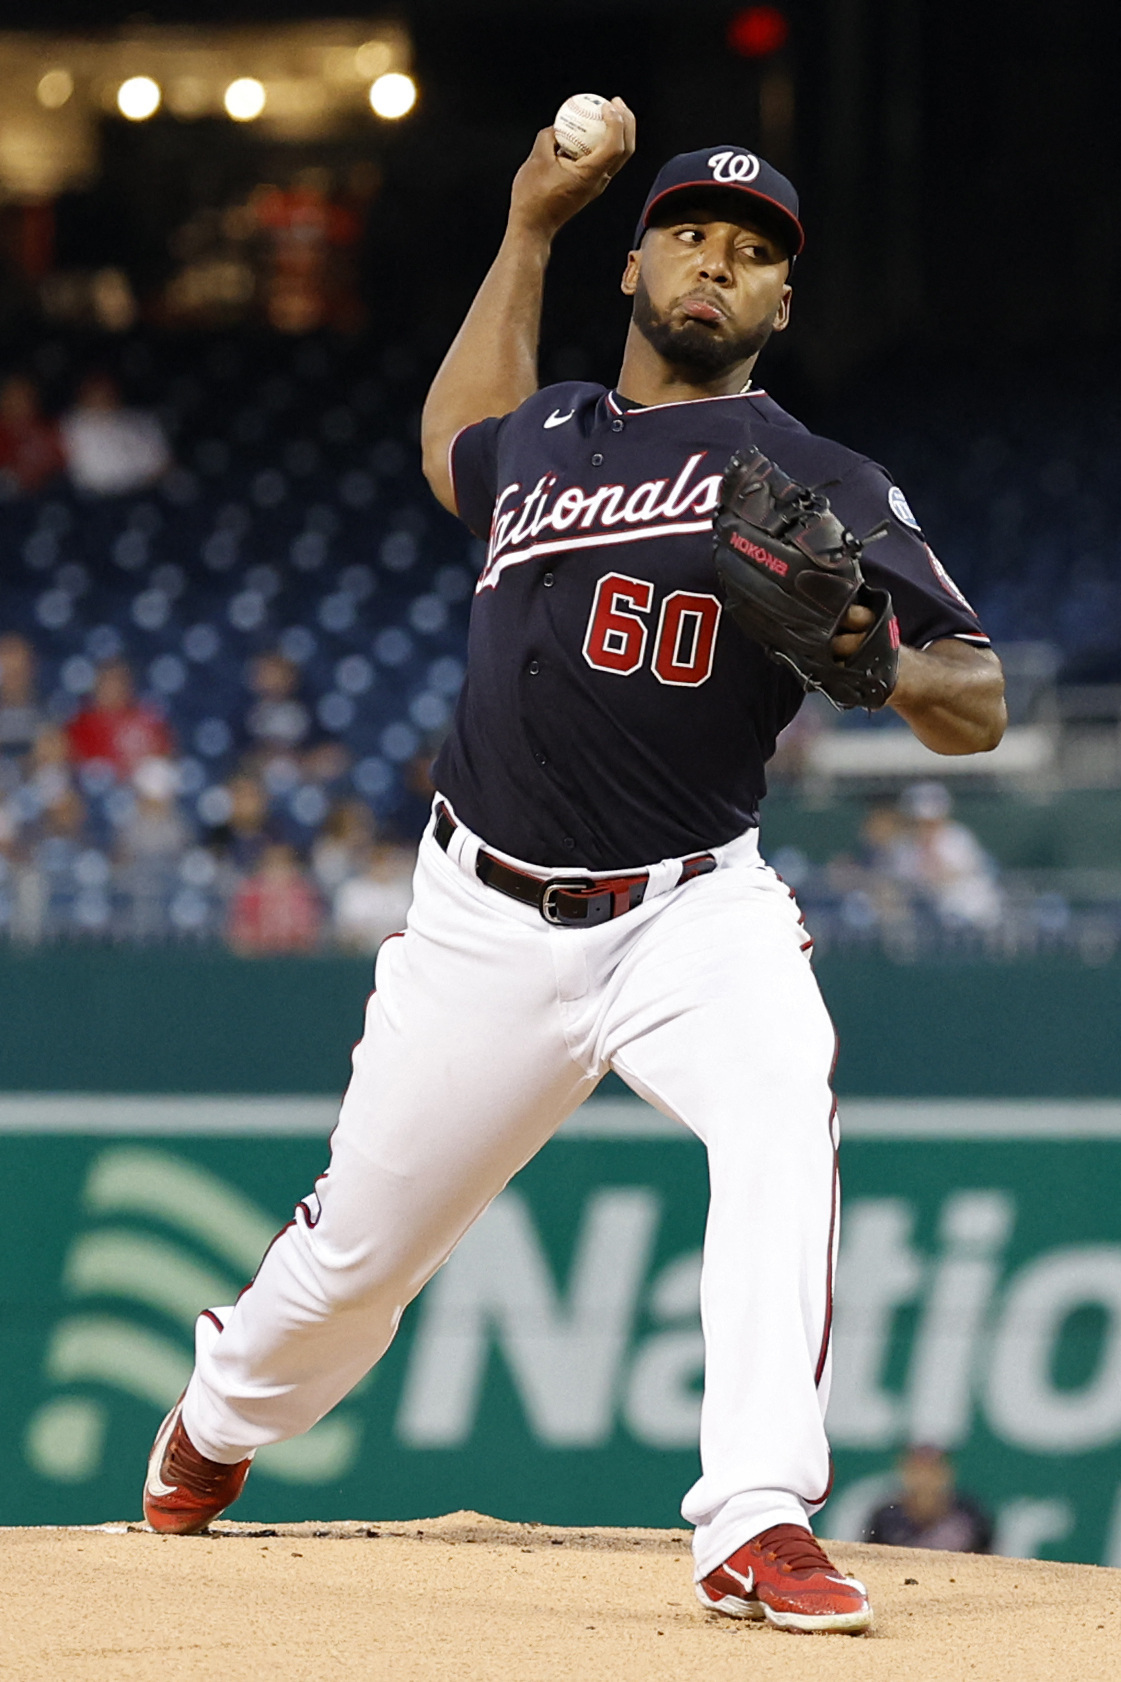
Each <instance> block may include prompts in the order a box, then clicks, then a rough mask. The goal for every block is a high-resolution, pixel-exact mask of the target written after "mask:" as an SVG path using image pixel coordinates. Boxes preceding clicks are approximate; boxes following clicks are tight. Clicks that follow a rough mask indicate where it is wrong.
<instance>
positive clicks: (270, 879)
mask: <svg viewBox="0 0 1121 1682" xmlns="http://www.w3.org/2000/svg"><path fill="white" fill-rule="evenodd" d="M322 926H323V911H322V907H321V905H320V902H319V897H318V895H317V894H316V892H315V889H314V888H313V887H312V885H311V883H310V882H309V881H308V880H307V877H306V876H305V875H304V873H303V871H302V870H301V869H300V865H299V861H298V860H297V858H296V852H295V849H294V848H293V847H289V846H288V845H286V843H284V842H282V841H271V842H270V843H269V844H268V846H267V847H266V848H265V850H264V852H263V853H262V855H261V862H260V864H259V866H258V867H257V869H256V870H255V871H254V873H253V875H252V876H248V877H246V879H245V881H244V882H242V884H241V886H240V887H239V888H238V890H237V893H236V894H235V895H234V899H233V904H232V905H231V907H230V920H229V925H228V930H227V935H228V939H229V943H230V945H231V946H232V947H233V949H234V951H235V952H237V953H239V954H240V955H241V956H242V957H244V958H256V957H266V956H275V955H277V954H280V953H285V952H312V951H314V950H315V948H316V946H317V945H318V944H319V937H320V933H321V930H322Z"/></svg>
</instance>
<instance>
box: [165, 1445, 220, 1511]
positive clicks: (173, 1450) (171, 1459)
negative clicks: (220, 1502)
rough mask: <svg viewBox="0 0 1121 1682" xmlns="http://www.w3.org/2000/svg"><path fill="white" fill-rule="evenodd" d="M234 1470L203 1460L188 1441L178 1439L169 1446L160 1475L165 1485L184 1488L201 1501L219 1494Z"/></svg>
mask: <svg viewBox="0 0 1121 1682" xmlns="http://www.w3.org/2000/svg"><path fill="white" fill-rule="evenodd" d="M177 1436H178V1433H177ZM237 1469H238V1466H237V1465H233V1466H227V1465H224V1464H222V1463H220V1462H219V1461H217V1460H207V1459H205V1458H204V1456H203V1455H201V1454H200V1453H199V1452H198V1450H197V1449H196V1448H195V1446H194V1444H193V1443H191V1442H190V1440H189V1439H186V1440H185V1439H184V1438H183V1437H179V1439H178V1441H175V1442H173V1443H172V1444H171V1447H170V1449H169V1452H168V1454H167V1456H166V1458H165V1460H164V1464H163V1469H162V1471H161V1473H160V1475H161V1477H162V1478H163V1479H164V1481H165V1482H167V1483H173V1484H175V1485H177V1486H178V1487H179V1488H180V1489H187V1490H189V1491H190V1493H191V1494H192V1495H195V1496H199V1497H201V1499H202V1500H204V1501H205V1500H210V1499H212V1498H213V1497H214V1496H216V1495H219V1494H221V1492H222V1490H223V1487H224V1485H225V1484H226V1483H227V1482H228V1481H229V1477H230V1474H231V1472H236V1471H237Z"/></svg>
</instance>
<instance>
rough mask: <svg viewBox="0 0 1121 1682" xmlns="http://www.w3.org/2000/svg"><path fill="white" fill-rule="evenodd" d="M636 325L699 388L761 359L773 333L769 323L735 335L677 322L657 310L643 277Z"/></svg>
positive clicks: (638, 289)
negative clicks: (740, 364) (739, 366)
mask: <svg viewBox="0 0 1121 1682" xmlns="http://www.w3.org/2000/svg"><path fill="white" fill-rule="evenodd" d="M634 324H635V326H636V327H637V328H638V331H639V332H640V333H641V334H642V336H643V338H644V339H645V340H646V342H647V343H648V344H649V345H651V346H652V348H653V349H654V350H656V351H657V353H658V355H659V356H660V357H662V359H663V360H664V361H665V362H668V363H669V365H670V367H671V368H673V369H674V370H675V371H676V372H678V373H680V374H683V375H685V377H686V378H687V379H690V380H693V381H695V382H696V383H697V384H699V385H707V384H708V383H709V382H710V381H711V380H714V379H717V378H718V377H719V376H720V375H721V374H725V373H727V372H728V370H729V369H730V368H734V367H736V365H737V364H738V363H743V362H746V361H748V359H749V358H750V357H752V356H757V355H758V354H759V352H760V351H761V350H762V349H763V346H764V345H765V344H766V343H767V340H768V339H769V338H770V336H771V333H772V331H773V328H772V326H771V323H770V322H769V321H766V322H763V323H762V325H761V326H759V327H752V328H751V329H749V330H748V331H745V332H743V333H738V334H735V335H732V334H729V333H727V332H720V331H714V330H713V328H711V327H708V326H706V325H705V323H704V322H703V321H691V320H685V321H682V322H674V321H673V320H671V318H670V317H669V315H668V314H660V313H659V312H658V310H657V309H655V307H654V304H653V302H652V300H651V297H650V294H649V292H648V291H647V290H646V287H645V286H644V284H643V282H642V279H641V276H640V277H639V282H638V286H637V287H636V289H635V294H634Z"/></svg>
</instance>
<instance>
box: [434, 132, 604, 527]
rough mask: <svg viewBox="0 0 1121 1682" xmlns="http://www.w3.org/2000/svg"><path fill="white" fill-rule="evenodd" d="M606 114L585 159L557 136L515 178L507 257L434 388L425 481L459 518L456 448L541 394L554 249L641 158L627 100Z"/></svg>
mask: <svg viewBox="0 0 1121 1682" xmlns="http://www.w3.org/2000/svg"><path fill="white" fill-rule="evenodd" d="M603 114H604V121H605V123H606V125H607V133H606V135H605V137H604V139H603V141H602V142H601V144H600V145H599V146H597V147H596V149H595V150H594V151H592V152H590V153H589V154H588V156H587V157H586V158H579V159H569V158H562V157H560V156H558V154H557V151H556V148H555V144H554V138H553V130H552V129H551V128H546V129H542V130H541V132H540V134H539V135H538V136H537V139H536V140H535V142H534V145H533V150H532V152H531V153H530V154H529V157H528V158H527V159H526V161H525V163H524V164H523V165H522V167H521V169H520V170H519V171H518V173H517V175H516V176H515V177H514V185H513V189H512V191H511V195H510V215H509V219H508V222H507V225H506V234H505V237H504V238H503V241H502V244H501V246H500V247H499V250H498V255H497V257H496V258H495V260H494V262H493V263H492V264H491V267H490V271H489V273H488V274H487V277H486V279H485V280H484V281H483V284H482V285H481V286H480V288H479V290H478V292H477V293H476V294H475V301H474V302H473V304H472V305H471V308H470V309H469V310H468V312H467V316H466V318H465V320H464V323H463V326H462V327H461V328H460V330H459V332H458V333H457V334H456V336H455V339H454V340H453V342H452V346H451V349H450V350H449V351H448V353H447V355H446V356H445V357H444V360H443V362H442V363H441V365H440V368H439V371H438V372H437V374H436V378H435V379H434V380H433V381H432V385H431V386H430V388H429V392H428V397H427V400H426V402H425V405H424V413H423V416H422V418H421V450H422V453H423V466H424V476H425V478H426V479H427V480H428V483H429V485H430V486H431V487H432V491H433V494H434V495H435V496H436V498H437V500H438V501H440V502H442V503H443V505H444V507H445V508H449V509H451V511H452V512H453V513H455V511H456V508H455V494H454V490H453V487H452V482H451V470H450V466H449V463H448V451H449V449H450V446H451V443H452V440H453V439H454V438H455V436H456V434H457V433H458V432H460V431H462V429H463V428H464V427H465V426H470V425H471V424H472V423H473V422H474V421H480V420H485V419H486V418H487V416H488V415H507V414H509V413H510V411H511V410H512V409H516V408H517V407H518V405H519V403H524V401H525V399H526V398H527V397H530V396H532V394H533V393H534V392H535V391H536V390H537V344H538V337H539V334H540V330H541V302H542V298H543V295H544V289H545V269H546V267H547V266H548V262H549V254H550V252H551V250H552V244H553V240H554V238H555V237H556V234H557V232H558V231H559V229H561V228H562V227H563V226H564V224H565V223H566V222H567V221H568V220H569V218H570V217H572V216H575V214H576V212H577V211H578V210H582V209H583V207H584V206H585V205H586V204H590V203H591V201H592V199H594V198H598V196H599V194H600V193H602V192H603V189H604V188H605V187H606V186H607V183H608V182H609V181H610V179H611V177H612V176H613V175H615V174H616V173H617V172H618V171H619V170H620V169H622V167H623V165H624V164H625V163H626V161H627V159H628V158H629V157H630V156H631V154H632V152H633V151H634V117H633V116H632V115H631V113H630V111H629V110H628V109H627V107H626V106H625V105H624V103H623V101H622V100H621V99H613V100H612V101H611V102H610V104H609V105H605V106H604V107H603Z"/></svg>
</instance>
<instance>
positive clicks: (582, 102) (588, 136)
mask: <svg viewBox="0 0 1121 1682" xmlns="http://www.w3.org/2000/svg"><path fill="white" fill-rule="evenodd" d="M606 104H607V101H606V99H604V97H603V95H602V94H598V93H574V94H573V95H572V98H571V99H566V100H565V102H564V104H563V105H562V106H561V108H560V110H559V111H558V112H557V114H556V117H555V118H554V119H553V133H554V135H555V136H556V142H557V151H558V152H559V153H560V155H561V157H562V158H586V157H587V155H588V153H589V152H594V151H595V149H596V147H597V146H598V145H599V144H600V142H601V140H602V139H603V137H604V135H605V134H606V133H607V124H606V123H605V122H604V120H603V117H602V116H601V114H600V113H601V111H602V108H603V106H605V105H606Z"/></svg>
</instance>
